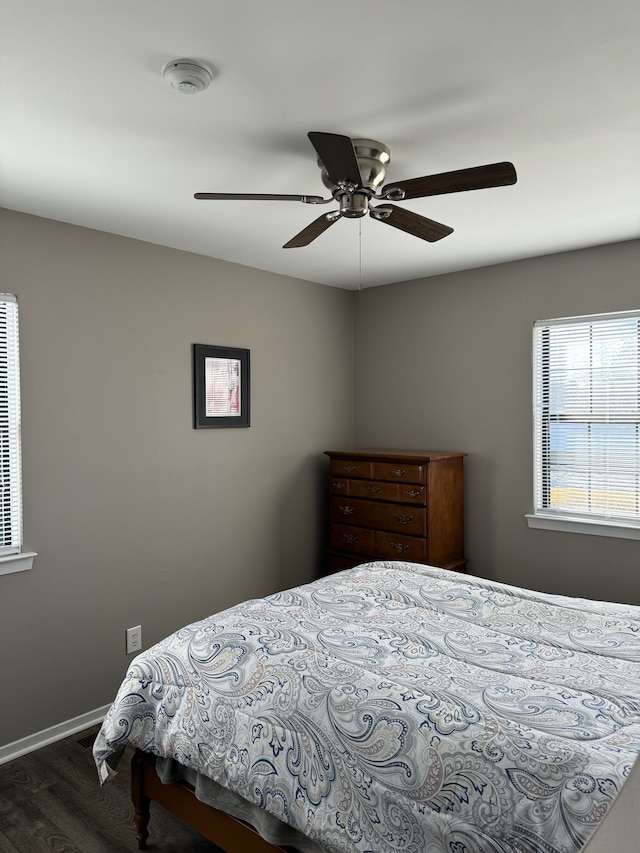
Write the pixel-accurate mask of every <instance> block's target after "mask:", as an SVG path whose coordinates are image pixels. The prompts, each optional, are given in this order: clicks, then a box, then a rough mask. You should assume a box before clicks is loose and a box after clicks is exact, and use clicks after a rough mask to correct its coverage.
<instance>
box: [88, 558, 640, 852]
mask: <svg viewBox="0 0 640 853" xmlns="http://www.w3.org/2000/svg"><path fill="white" fill-rule="evenodd" d="M127 744H131V745H133V746H136V747H139V748H141V749H144V750H145V751H148V752H151V753H153V754H155V755H158V756H163V757H166V758H168V759H170V760H171V761H172V762H174V763H175V764H174V765H173V766H174V767H175V766H177V764H179V765H181V766H182V767H184V768H188V769H189V771H190V772H193V773H195V774H196V775H199V776H200V777H205V778H206V779H207V780H211V781H212V782H213V783H215V785H217V786H220V787H221V788H222V789H224V790H225V791H228V792H231V794H232V795H233V796H234V797H238V798H240V799H239V802H241V803H242V802H246V803H248V804H249V805H250V806H255V807H257V808H258V809H260V810H262V811H263V812H266V813H268V814H269V815H271V816H273V817H274V818H276V819H277V820H278V821H281V822H283V823H284V824H286V825H287V826H290V827H292V828H293V829H294V830H296V832H299V833H302V835H303V836H304V837H305V838H308V839H310V840H311V841H312V842H313V843H314V844H315V845H319V846H320V848H321V849H322V848H323V849H324V850H326V851H344V853H347V851H349V853H351V851H360V853H367V851H375V853H391V851H393V853H396V851H403V853H444V851H447V853H450V851H452V850H456V851H458V850H459V851H465V853H487V852H488V851H492V853H516V851H517V853H534V851H536V852H537V851H544V853H568V852H569V851H574V850H582V849H585V848H586V845H587V844H588V842H589V841H590V840H591V839H593V841H592V844H590V845H589V848H588V849H589V853H592V851H594V853H599V851H598V849H597V845H598V844H601V845H605V847H604V849H606V850H607V851H608V853H611V851H612V850H621V851H622V850H627V849H633V847H623V846H618V847H614V846H611V845H612V844H613V843H614V842H611V841H608V840H607V835H606V833H607V832H608V831H609V827H610V826H613V825H614V822H613V820H611V821H610V820H609V819H608V818H607V815H609V814H610V815H611V816H612V818H613V815H614V814H615V812H614V810H615V809H618V810H619V811H620V812H622V813H623V814H624V815H627V813H629V815H630V816H631V817H632V818H633V809H629V808H625V806H624V803H625V798H627V799H628V797H629V796H630V794H633V788H632V785H637V781H636V780H637V776H638V771H637V767H636V769H635V770H634V769H633V768H634V765H637V763H638V762H637V758H638V755H639V754H640V608H638V607H633V606H629V605H622V604H615V603H608V602H594V601H589V600H587V599H579V598H568V597H563V596H553V595H548V594H544V593H539V592H534V591H531V590H525V589H520V588H516V587H511V586H507V585H504V584H498V583H495V582H491V581H487V580H484V579H481V578H474V577H471V576H464V575H457V574H456V575H453V574H452V573H451V572H447V571H445V570H443V569H438V568H435V567H431V566H423V565H416V564H409V563H398V562H377V563H370V564H365V565H363V566H359V567H356V568H355V569H350V570H348V571H346V572H341V573H339V574H336V575H332V576H329V577H326V578H322V579H321V580H319V581H316V582H314V583H312V584H307V585H304V586H300V587H296V588H294V589H291V590H287V591H284V592H281V593H278V594H276V595H272V596H269V597H267V598H265V599H259V600H253V601H249V602H245V603H243V604H241V605H238V606H236V607H233V608H230V609H228V610H225V611H223V612H221V613H218V614H215V615H213V616H211V617H209V618H207V619H204V620H201V621H199V622H196V623H194V624H192V625H189V626H186V627H185V628H183V629H181V630H180V631H178V632H176V633H175V634H173V635H171V636H170V637H168V638H166V639H165V640H163V641H162V642H161V643H158V644H157V645H156V646H154V647H153V648H151V649H149V650H148V651H146V652H143V654H141V655H139V656H138V657H137V658H136V659H135V660H134V661H133V662H132V663H131V665H130V667H129V671H128V673H127V675H126V677H125V679H124V681H123V683H122V685H121V687H120V690H119V691H118V694H117V696H116V699H115V701H114V703H113V705H112V707H111V709H110V711H109V713H108V714H107V717H106V718H105V721H104V724H103V726H102V729H101V731H100V733H99V735H98V738H97V739H96V743H95V745H94V756H95V759H96V764H97V767H98V772H99V774H100V778H101V780H103V781H104V780H106V779H108V778H109V776H110V775H111V773H112V772H113V770H114V768H115V766H116V764H117V761H118V758H119V756H120V755H121V754H122V751H123V750H124V748H125V746H126V745H127ZM632 771H633V778H631V779H630V776H631V774H632ZM627 782H628V785H626V784H625V783H627ZM215 785H214V791H215ZM637 787H640V785H637ZM621 792H622V793H621ZM214 796H215V794H214ZM616 802H617V805H616ZM230 810H231V809H230ZM615 824H616V827H619V828H620V831H621V832H624V831H626V830H625V829H624V827H623V826H622V824H623V821H622V820H615ZM614 828H615V827H614ZM629 831H630V832H635V831H636V830H634V828H633V825H631V829H630V830H629ZM630 837H631V838H634V837H636V836H634V835H631V836H630ZM601 839H602V840H601ZM615 843H618V842H617V841H616V842H615Z"/></svg>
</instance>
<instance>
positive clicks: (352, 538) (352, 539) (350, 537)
mask: <svg viewBox="0 0 640 853" xmlns="http://www.w3.org/2000/svg"><path fill="white" fill-rule="evenodd" d="M342 536H343V538H344V540H345V542H348V543H349V545H355V544H356V542H357V541H358V539H359V538H360V537H359V536H354V535H353V533H343V534H342Z"/></svg>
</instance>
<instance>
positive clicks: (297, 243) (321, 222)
mask: <svg viewBox="0 0 640 853" xmlns="http://www.w3.org/2000/svg"><path fill="white" fill-rule="evenodd" d="M335 212H336V213H337V212H338V211H335ZM338 219H340V216H332V214H331V213H323V214H322V216H319V217H318V218H317V219H314V220H313V222H312V223H311V224H310V225H307V227H306V228H303V229H302V231H301V232H300V233H299V234H296V236H295V237H292V238H291V240H289V242H288V243H285V244H284V246H283V247H282V248H283V249H298V248H300V247H301V246H308V245H309V243H311V242H313V240H315V239H316V237H319V236H320V235H321V234H323V233H324V232H325V231H326V230H327V228H330V227H331V226H332V225H333V223H334V222H337V221H338Z"/></svg>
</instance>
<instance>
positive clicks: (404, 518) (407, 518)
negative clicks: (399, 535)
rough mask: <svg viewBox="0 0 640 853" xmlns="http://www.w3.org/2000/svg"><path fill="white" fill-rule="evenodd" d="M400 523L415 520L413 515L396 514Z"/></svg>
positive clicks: (396, 518)
mask: <svg viewBox="0 0 640 853" xmlns="http://www.w3.org/2000/svg"><path fill="white" fill-rule="evenodd" d="M393 517H394V518H395V520H396V521H397V522H398V524H411V522H412V521H413V516H412V515H394V516H393Z"/></svg>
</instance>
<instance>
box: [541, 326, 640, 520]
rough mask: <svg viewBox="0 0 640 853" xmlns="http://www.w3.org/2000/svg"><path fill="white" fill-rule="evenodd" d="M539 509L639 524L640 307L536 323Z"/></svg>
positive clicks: (579, 516)
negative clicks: (633, 309) (638, 309)
mask: <svg viewBox="0 0 640 853" xmlns="http://www.w3.org/2000/svg"><path fill="white" fill-rule="evenodd" d="M533 370H534V484H535V496H534V499H535V513H537V514H543V515H555V516H558V517H561V518H562V517H564V518H578V519H580V518H584V519H589V520H593V521H596V520H600V521H602V522H617V523H624V524H625V525H628V526H640V311H626V312H622V313H617V314H603V315H596V316H591V317H571V318H565V319H558V320H545V321H539V322H537V323H535V325H534V346H533Z"/></svg>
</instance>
